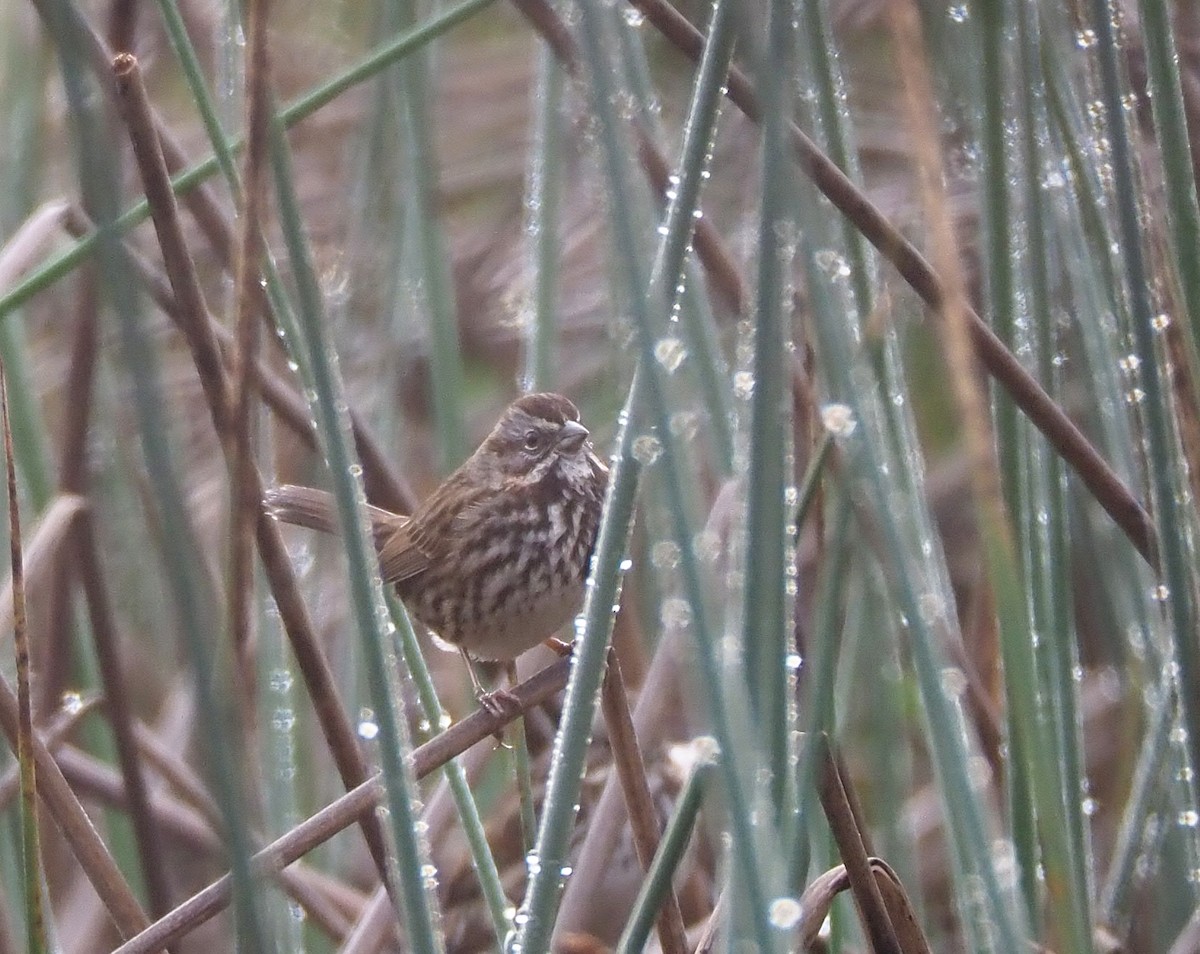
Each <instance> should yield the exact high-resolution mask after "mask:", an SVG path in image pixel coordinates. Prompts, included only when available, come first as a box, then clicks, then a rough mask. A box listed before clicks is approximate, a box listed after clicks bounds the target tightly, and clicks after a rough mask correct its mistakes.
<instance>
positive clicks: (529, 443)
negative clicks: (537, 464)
mask: <svg viewBox="0 0 1200 954" xmlns="http://www.w3.org/2000/svg"><path fill="white" fill-rule="evenodd" d="M541 446H542V435H541V433H540V432H538V431H526V432H525V449H526V450H530V451H535V450H537V449H538V448H539V447H541Z"/></svg>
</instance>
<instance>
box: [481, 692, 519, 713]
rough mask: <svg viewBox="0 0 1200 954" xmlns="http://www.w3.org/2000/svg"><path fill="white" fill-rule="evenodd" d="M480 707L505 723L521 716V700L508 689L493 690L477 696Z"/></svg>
mask: <svg viewBox="0 0 1200 954" xmlns="http://www.w3.org/2000/svg"><path fill="white" fill-rule="evenodd" d="M476 698H477V699H478V700H479V706H480V708H481V709H483V711H484V712H486V713H488V714H489V715H491V716H494V717H495V718H497V719H503V720H505V721H508V720H511V719H515V718H516V717H517V716H519V715H520V714H521V712H522V711H523V710H522V706H521V700H520V699H518V698H517V697H516V696H515V695H513V694H512V693H511V692H509V691H508V690H507V689H493V690H492V691H491V692H479V693H477V694H476Z"/></svg>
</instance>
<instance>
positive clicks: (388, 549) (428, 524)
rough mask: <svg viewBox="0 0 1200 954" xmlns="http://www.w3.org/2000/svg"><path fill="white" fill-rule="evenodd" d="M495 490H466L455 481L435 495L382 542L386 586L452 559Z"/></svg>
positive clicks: (451, 479)
mask: <svg viewBox="0 0 1200 954" xmlns="http://www.w3.org/2000/svg"><path fill="white" fill-rule="evenodd" d="M494 493H495V491H494V490H479V489H468V487H467V486H466V482H462V483H460V482H459V481H458V480H456V479H455V478H454V477H451V478H448V479H447V482H446V483H444V484H443V485H442V486H441V487H439V488H438V489H437V490H436V491H434V493H433V495H432V496H431V497H430V498H429V499H428V500H426V501H425V503H424V504H422V506H421V507H420V508H419V509H418V510H417V512H416V513H415V514H413V516H412V517H411V519H409V520H408V522H407V523H406V524H405V525H404V526H402V527H400V528H399V529H398V530H396V532H395V533H393V534H392V535H391V536H389V537H388V538H387V540H385V541H384V543H383V546H382V547H380V550H379V564H380V567H381V569H382V571H383V579H384V582H385V583H402V582H404V581H405V580H411V579H412V578H413V577H415V576H417V575H419V574H421V573H423V572H425V571H426V570H428V569H429V568H430V567H431V566H433V565H435V564H439V563H443V562H446V561H449V560H452V559H453V554H454V551H455V550H456V549H457V548H458V547H459V543H460V541H461V540H462V539H463V536H464V535H469V534H468V533H466V532H467V531H469V529H470V527H471V525H472V524H473V523H474V522H475V520H476V519H477V518H478V516H479V515H480V514H481V513H482V512H483V511H484V510H486V509H487V506H486V505H487V500H488V498H490V497H491V496H493V494H494Z"/></svg>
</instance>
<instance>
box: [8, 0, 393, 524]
mask: <svg viewBox="0 0 1200 954" xmlns="http://www.w3.org/2000/svg"><path fill="white" fill-rule="evenodd" d="M31 2H32V4H33V6H34V8H35V9H36V10H37V13H38V15H39V16H40V17H41V18H42V19H43V20H44V21H47V22H52V20H53V18H54V11H52V10H51V9H50V8H49V7H48V6H47V0H31ZM64 10H65V11H66V15H67V16H68V18H69V19H70V21H71V22H70V24H69V26H70V28H71V29H73V30H74V31H76V36H77V38H78V39H79V41H80V43H81V44H82V47H83V53H84V56H85V59H86V60H87V63H88V65H89V66H90V67H91V69H92V71H93V73H94V74H95V75H96V79H97V81H98V82H99V84H100V87H101V89H102V90H103V91H104V92H105V93H106V94H107V95H109V96H112V97H113V98H114V101H115V97H116V87H115V84H114V82H113V77H112V72H111V63H112V52H111V51H110V50H109V47H108V46H107V44H106V43H105V42H104V39H103V37H101V36H100V35H99V34H98V33H97V32H96V31H95V30H94V29H93V28H92V26H91V24H90V23H88V22H87V20H85V19H84V18H83V17H82V16H80V15H79V13H78V11H77V10H76V9H75V7H74V6H72V5H70V4H67V5H65V7H64ZM51 32H53V31H51ZM147 121H148V123H149V125H150V126H152V127H153V129H154V131H155V133H156V134H157V137H158V145H159V147H160V148H161V150H162V155H163V159H164V160H165V162H166V165H167V169H168V171H169V172H170V173H171V174H172V175H174V174H176V173H178V172H181V171H182V170H184V169H186V168H188V167H189V165H190V163H189V161H188V159H187V155H186V153H185V152H184V150H183V147H182V146H180V145H179V144H178V142H176V140H175V137H174V136H173V135H172V134H171V130H170V129H169V128H168V127H167V126H166V124H165V123H164V122H162V120H161V119H160V118H159V117H158V116H156V115H155V114H154V112H153V109H152V107H149V106H148V114H147ZM182 201H183V203H184V204H185V205H186V206H187V208H188V211H189V212H191V214H192V218H194V219H195V220H196V223H197V225H198V226H199V227H200V231H201V233H202V234H203V235H204V237H205V238H206V239H207V240H208V242H209V244H210V245H211V246H212V249H213V251H214V252H215V253H216V255H217V258H218V260H219V261H220V262H221V264H222V265H223V266H224V267H225V268H226V269H232V268H233V267H234V252H235V239H234V234H233V227H232V226H231V225H230V224H229V222H228V220H227V217H226V215H225V213H224V212H223V211H222V209H221V206H220V204H219V203H218V202H217V200H216V198H215V196H214V194H213V189H212V188H211V185H210V184H209V183H200V184H198V185H196V186H193V187H192V188H190V189H188V190H187V192H186V193H184V195H183V197H182ZM49 212H50V208H49V207H47V214H49ZM71 214H72V215H73V216H75V217H76V218H78V216H77V215H76V213H75V211H74V210H73V211H72V213H71ZM91 228H92V226H91V225H90V223H88V225H87V227H86V228H84V229H83V230H82V231H80V230H77V229H75V228H72V234H73V235H75V237H76V238H82V237H83V235H84V234H85V232H86V231H88V230H89V229H91ZM9 280H11V279H9ZM0 284H3V283H2V282H0ZM255 289H256V295H255V297H256V305H257V308H258V310H259V311H260V312H261V313H263V314H267V313H268V308H267V303H266V295H265V293H263V292H261V290H260V289H259V286H258V285H255ZM350 419H351V424H352V426H353V429H354V440H355V448H356V450H357V451H358V456H359V461H360V463H361V464H362V467H363V483H364V485H365V487H366V491H367V497H368V499H369V500H371V502H372V503H376V504H378V505H380V506H383V507H386V508H387V509H389V510H391V511H393V512H395V513H409V512H411V511H412V509H413V507H414V506H415V498H414V496H413V494H412V492H411V490H410V489H409V487H408V485H407V484H406V483H405V482H404V480H402V479H401V478H400V477H399V476H398V475H397V474H396V473H395V472H394V471H393V470H392V468H391V467H390V465H389V464H388V461H387V458H386V457H385V456H384V454H383V451H382V449H381V448H380V447H379V444H378V443H377V442H376V441H375V439H374V437H373V436H372V435H371V433H370V432H369V431H368V430H367V428H366V425H365V424H364V423H363V422H362V419H361V418H360V416H359V415H358V413H357V412H356V411H355V410H354V409H351V410H350Z"/></svg>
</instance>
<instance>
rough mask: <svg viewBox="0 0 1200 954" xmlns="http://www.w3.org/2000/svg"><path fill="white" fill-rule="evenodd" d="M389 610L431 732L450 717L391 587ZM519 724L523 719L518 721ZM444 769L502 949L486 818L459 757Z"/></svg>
mask: <svg viewBox="0 0 1200 954" xmlns="http://www.w3.org/2000/svg"><path fill="white" fill-rule="evenodd" d="M384 595H385V598H386V599H387V606H388V613H389V614H390V615H391V619H392V627H393V633H394V636H395V638H396V640H397V641H398V642H399V655H400V656H401V658H403V659H404V663H405V665H406V666H407V667H408V671H409V673H411V675H412V677H413V684H414V685H415V686H416V689H417V699H418V702H419V703H420V706H421V714H422V716H423V718H424V720H425V723H426V724H427V725H428V726H429V729H430V731H431V732H438V731H441V730H443V729H445V728H446V727H447V726H448V725H449V723H450V717H449V716H448V715H446V712H445V710H444V709H443V708H442V704H441V701H440V700H439V699H438V696H437V689H436V687H435V686H434V684H433V677H432V676H431V675H430V673H429V667H428V665H426V663H425V656H424V655H423V654H422V653H421V646H420V643H418V641H417V634H416V633H415V632H414V631H413V627H412V622H411V621H410V620H409V618H408V612H407V611H406V610H405V609H404V606H403V604H401V602H400V600H399V599H398V598H397V597H396V595H395V593H394V592H393V591H392V590H388V591H387V592H386V593H385V594H384ZM517 724H520V720H518V723H517ZM443 771H444V772H445V774H446V783H447V785H449V787H450V794H451V796H452V797H453V798H454V805H455V808H456V809H457V810H458V817H459V821H460V823H461V824H462V827H463V834H464V835H465V836H466V839H467V847H468V848H469V849H470V851H471V860H472V861H473V862H474V863H475V873H476V874H477V875H478V876H479V887H480V890H481V892H482V893H483V900H484V903H485V904H486V905H487V910H488V915H489V916H490V917H491V920H492V933H493V934H494V935H495V937H496V945H497V947H496V949H497V950H503V948H504V941H505V938H507V936H508V932H509V927H510V925H509V918H508V913H507V909H508V899H507V898H506V897H505V896H504V887H503V885H501V883H500V872H499V870H498V869H497V868H496V859H495V858H494V857H493V855H492V850H491V848H490V847H489V845H488V842H487V834H486V832H485V831H484V828H483V820H482V819H481V818H480V817H479V809H478V807H477V806H476V804H475V797H474V796H473V795H472V794H471V786H470V785H469V784H468V782H467V774H466V772H464V771H463V767H462V765H461V764H460V762H459V761H458V759H453V760H451V761H450V762H447V763H446V765H445V767H444V768H443Z"/></svg>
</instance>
